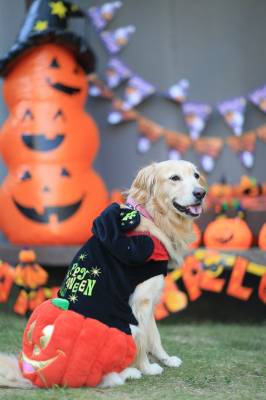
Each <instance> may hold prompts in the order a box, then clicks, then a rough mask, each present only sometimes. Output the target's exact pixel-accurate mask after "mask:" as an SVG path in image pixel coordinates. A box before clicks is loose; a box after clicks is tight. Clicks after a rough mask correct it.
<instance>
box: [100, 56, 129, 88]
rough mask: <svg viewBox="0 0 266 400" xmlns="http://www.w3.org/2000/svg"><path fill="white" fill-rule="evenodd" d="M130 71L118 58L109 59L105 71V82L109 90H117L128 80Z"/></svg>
mask: <svg viewBox="0 0 266 400" xmlns="http://www.w3.org/2000/svg"><path fill="white" fill-rule="evenodd" d="M131 75H132V72H131V70H130V69H129V68H128V67H127V66H126V65H125V64H124V63H123V62H122V61H121V60H119V59H118V58H111V59H110V60H109V61H108V64H107V67H106V70H105V80H106V83H107V86H108V87H109V88H111V89H115V88H117V87H118V86H119V85H120V84H121V83H122V82H124V81H126V80H127V79H129V78H130V77H131Z"/></svg>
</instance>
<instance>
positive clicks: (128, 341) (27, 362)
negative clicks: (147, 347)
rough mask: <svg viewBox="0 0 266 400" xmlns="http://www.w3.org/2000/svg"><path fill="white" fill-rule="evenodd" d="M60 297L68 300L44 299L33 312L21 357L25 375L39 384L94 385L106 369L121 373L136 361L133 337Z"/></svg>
mask: <svg viewBox="0 0 266 400" xmlns="http://www.w3.org/2000/svg"><path fill="white" fill-rule="evenodd" d="M62 302H67V301H66V300H63V299H54V300H52V301H50V300H48V301H46V302H44V303H43V304H41V305H40V306H39V307H37V308H36V309H35V310H34V312H33V313H32V315H31V317H30V319H29V321H28V323H27V326H26V329H25V332H24V336H23V345H22V352H21V356H20V361H19V364H20V368H21V371H22V373H23V376H24V378H27V379H30V380H31V381H32V383H33V384H34V385H37V386H39V387H43V388H49V387H52V386H54V385H59V386H67V387H81V386H96V385H97V384H99V383H100V381H101V379H102V377H103V376H104V375H105V374H108V373H110V372H121V371H122V370H123V369H125V368H126V367H128V366H129V365H130V364H131V363H132V362H133V361H134V358H135V355H136V346H135V343H134V340H133V339H132V336H130V335H126V334H125V333H123V332H122V331H120V330H118V329H116V328H109V327H108V326H107V325H105V324H103V323H101V322H99V321H97V320H95V319H91V318H85V317H84V316H83V315H80V314H78V313H76V312H74V311H70V310H68V309H66V307H65V306H64V304H62V305H61V303H62ZM57 303H58V304H59V307H58V306H57V305H54V304H57ZM60 307H62V308H60Z"/></svg>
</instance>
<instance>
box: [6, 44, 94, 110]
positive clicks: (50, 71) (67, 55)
mask: <svg viewBox="0 0 266 400" xmlns="http://www.w3.org/2000/svg"><path fill="white" fill-rule="evenodd" d="M3 95H4V100H5V102H6V104H7V106H8V108H10V109H12V108H13V107H14V106H16V105H17V104H18V103H19V102H20V101H25V100H29V101H35V102H37V101H50V100H51V101H57V102H58V103H60V104H61V106H64V105H65V104H67V103H68V102H69V101H70V102H71V103H72V104H75V105H76V106H83V105H84V104H85V101H86V98H87V95H88V82H87V78H86V74H85V71H84V70H83V68H82V67H81V66H80V65H79V64H78V63H77V61H76V59H75V57H74V56H73V54H72V53H71V51H70V50H68V49H67V48H66V47H64V46H60V45H58V44H53V43H47V44H43V45H40V46H36V47H34V48H32V49H31V50H29V51H27V52H25V54H23V55H22V56H21V57H20V58H19V59H18V60H17V61H16V64H15V66H14V67H13V68H12V69H11V71H10V72H9V74H8V76H7V77H6V78H5V80H4V84H3Z"/></svg>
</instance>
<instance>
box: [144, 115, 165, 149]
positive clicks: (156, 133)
mask: <svg viewBox="0 0 266 400" xmlns="http://www.w3.org/2000/svg"><path fill="white" fill-rule="evenodd" d="M138 131H139V138H138V151H139V152H140V153H146V152H147V151H148V150H150V147H151V143H153V142H155V141H156V140H158V139H159V138H160V137H162V132H163V128H162V126H161V125H159V124H156V123H155V122H153V121H151V120H150V119H148V118H144V117H141V118H139V119H138Z"/></svg>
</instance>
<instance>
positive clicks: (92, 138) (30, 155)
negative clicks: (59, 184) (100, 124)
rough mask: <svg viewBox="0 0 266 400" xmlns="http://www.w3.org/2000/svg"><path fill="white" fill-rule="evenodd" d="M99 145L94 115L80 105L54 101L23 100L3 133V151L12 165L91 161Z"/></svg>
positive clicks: (7, 162)
mask: <svg viewBox="0 0 266 400" xmlns="http://www.w3.org/2000/svg"><path fill="white" fill-rule="evenodd" d="M11 143H12V147H10V146H11ZM98 147H99V137H98V130H97V127H96V124H95V123H94V121H93V119H92V118H91V117H90V116H89V115H88V114H87V113H85V112H84V111H83V110H82V109H80V108H79V107H73V106H70V105H69V104H67V105H65V106H63V107H61V105H58V104H57V103H55V102H37V103H32V102H28V101H23V102H20V103H19V104H18V106H16V107H15V108H14V109H13V110H12V112H11V114H10V115H9V117H8V119H7V120H6V121H5V123H4V125H3V128H2V130H1V134H0V149H1V155H2V157H3V159H4V161H5V163H6V164H7V165H8V166H9V167H11V168H12V167H14V166H17V165H19V164H21V163H31V162H48V163H50V162H59V163H60V162H63V161H64V160H67V159H68V160H73V161H75V160H77V161H79V160H83V161H84V162H87V163H88V165H89V164H90V163H91V162H92V161H93V159H94V157H95V155H96V153H97V150H98Z"/></svg>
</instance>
